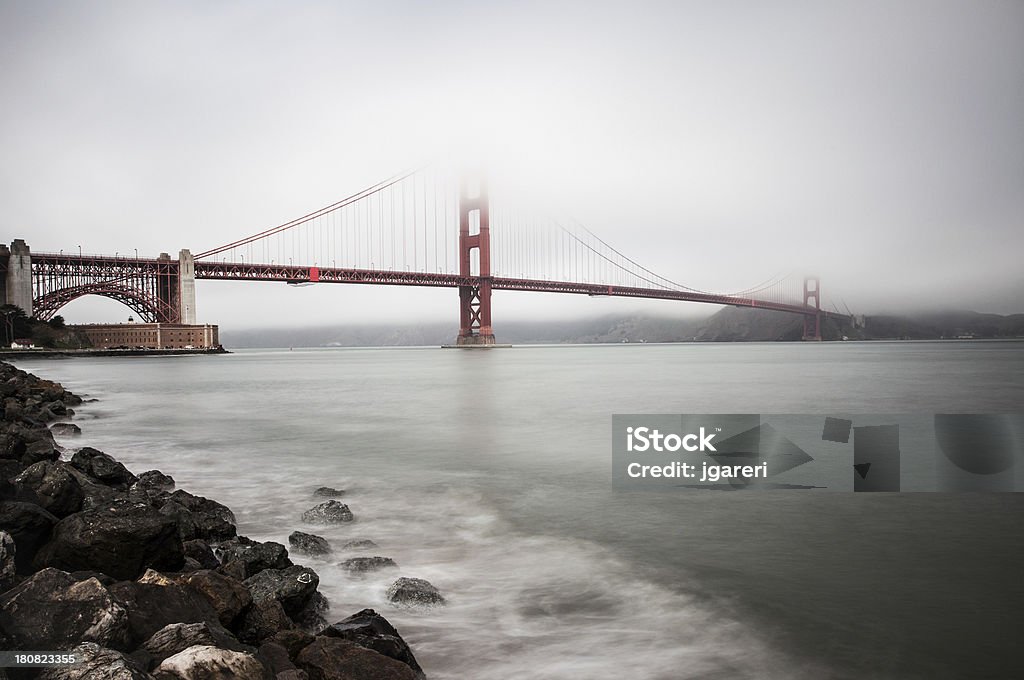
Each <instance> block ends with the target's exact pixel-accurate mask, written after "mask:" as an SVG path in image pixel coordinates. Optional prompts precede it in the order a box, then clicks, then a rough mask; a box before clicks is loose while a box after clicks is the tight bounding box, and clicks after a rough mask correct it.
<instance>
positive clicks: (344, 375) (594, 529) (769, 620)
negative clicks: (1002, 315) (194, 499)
mask: <svg viewBox="0 0 1024 680" xmlns="http://www.w3.org/2000/svg"><path fill="white" fill-rule="evenodd" d="M18 363H19V366H20V367H22V368H25V369H27V370H31V371H33V372H35V373H37V374H39V375H43V376H45V377H48V378H52V379H56V380H60V381H62V382H63V383H64V384H65V385H66V386H68V387H69V388H71V389H72V390H74V391H76V392H78V393H87V394H89V395H90V396H94V397H97V398H98V399H99V401H98V402H96V403H92V404H88V405H84V406H83V407H82V408H81V409H80V414H79V418H78V422H79V424H80V425H81V426H82V427H83V429H84V430H85V435H84V436H83V437H82V438H81V439H80V440H77V441H76V442H75V443H76V445H77V444H81V445H86V444H88V445H92V446H96V447H97V448H100V449H103V450H105V451H107V452H109V453H111V454H112V455H115V456H116V457H118V458H119V459H121V460H123V461H124V462H125V463H126V464H128V466H129V467H130V468H132V469H133V470H135V471H136V472H141V471H143V470H146V469H151V468H159V469H161V470H163V471H165V472H167V473H170V474H172V475H173V476H174V477H175V479H176V480H177V481H178V484H179V486H180V487H182V488H186V489H189V490H191V491H194V492H196V493H200V494H203V495H207V496H210V497H212V498H215V499H218V500H220V501H222V502H224V503H226V504H228V505H229V506H231V507H232V508H233V509H234V510H235V512H236V514H237V515H238V519H239V531H240V532H241V533H244V534H247V535H249V536H252V537H254V538H258V539H261V540H275V541H279V542H282V543H285V544H287V536H288V534H289V533H290V532H291V531H293V530H295V529H300V528H303V527H302V525H301V522H300V521H299V516H300V514H301V512H302V511H303V510H305V509H306V508H308V507H311V506H312V505H314V504H315V500H314V499H313V498H312V497H311V496H310V491H311V490H312V489H313V488H315V487H317V486H320V485H330V486H337V487H343V488H345V489H347V490H348V494H347V497H346V499H345V500H346V502H347V503H348V504H349V506H350V507H351V508H352V510H353V512H354V513H355V515H356V518H357V521H356V522H354V523H352V524H350V525H344V526H338V527H331V528H326V529H323V530H318V529H313V531H315V532H316V533H320V534H322V535H324V536H326V537H327V538H328V539H329V540H331V541H332V543H333V544H334V545H335V546H340V545H341V544H342V543H343V542H344V541H346V540H349V539H352V538H370V539H373V540H374V541H375V542H377V543H378V544H379V545H380V549H379V550H374V551H371V552H370V553H368V554H380V555H384V556H388V557H392V558H394V559H395V560H396V561H397V563H398V565H399V569H397V570H388V571H384V572H380V573H379V574H376V575H372V576H369V577H366V578H362V579H359V578H353V577H350V576H347V575H346V574H345V573H344V572H343V571H342V570H341V569H340V568H339V567H338V566H337V563H338V562H339V561H340V560H341V559H342V558H344V557H348V556H349V555H345V554H341V553H338V552H336V553H335V554H334V555H333V556H332V557H330V558H329V559H317V558H305V559H304V558H301V557H298V556H296V559H297V561H300V562H302V563H305V564H308V565H309V566H312V567H313V568H315V569H316V570H317V571H318V573H319V574H320V576H321V590H322V591H323V592H324V593H325V594H326V595H327V597H328V598H329V599H330V600H331V603H332V609H331V612H330V618H331V620H336V619H340V618H342V617H344V616H347V615H348V614H350V613H353V612H354V611H356V610H358V609H360V608H362V607H365V606H370V607H374V608H376V609H378V610H379V611H381V612H383V613H384V614H385V615H386V616H388V618H390V619H391V620H392V622H393V623H395V624H396V626H397V627H398V628H399V629H400V631H401V632H402V634H403V635H404V636H405V637H406V639H407V640H409V642H410V643H411V644H412V646H413V648H414V650H415V652H416V655H417V657H419V659H420V661H421V663H422V665H423V666H424V668H425V669H426V670H427V672H428V674H429V675H430V677H431V678H434V679H441V678H451V679H454V678H469V679H481V680H487V679H495V680H502V679H509V678H535V679H542V680H543V679H552V680H553V679H569V678H571V679H576V678H580V679H595V680H597V679H613V678H614V679H617V678H627V677H628V678H635V679H638V680H654V679H657V680H669V679H676V678H703V679H707V678H712V679H714V678H723V679H725V678H879V679H888V678H1014V677H1024V663H1022V661H1021V659H1020V654H1019V652H1018V651H1017V648H1016V643H1017V642H1018V641H1019V638H1020V635H1021V621H1022V615H1021V611H1020V610H1021V606H1022V604H1024V578H1022V569H1021V567H1022V564H1024V538H1022V530H1024V521H1022V520H1024V498H1022V497H1021V494H1001V495H1000V494H988V495H983V494H959V495H947V494H859V495H854V494H845V493H814V492H794V491H789V492H773V493H753V492H751V493H736V494H723V493H714V492H690V493H670V494H652V493H641V494H635V493H634V494H630V493H621V492H619V493H617V492H613V491H612V490H611V485H610V458H611V446H610V431H611V414H612V413H645V412H648V413H733V412H735V413H745V412H751V413H758V412H764V413H823V414H824V413H830V412H847V413H851V412H852V413H858V412H860V413H886V412H892V413H933V412H988V411H1004V412H1005V411H1018V410H1020V409H1021V403H1022V402H1024V343H1020V342H992V343H983V342H978V343H873V344H859V343H844V344H837V343H830V344H822V345H808V344H765V345H755V344H736V345H732V344H730V345H717V344H701V345H674V346H668V345H666V346H655V345H646V346H637V345H622V346H584V347H517V348H513V349H508V350H499V351H492V352H458V351H454V350H440V349H432V348H431V349H331V350H304V351H299V350H296V351H241V352H238V353H236V354H233V355H228V356H219V357H167V358H165V357H152V358H137V359H105V358H95V359H68V360H34V361H20V362H18ZM798 443H799V442H798ZM356 554H358V553H352V556H354V555H356ZM363 554H367V553H363ZM399 575H406V576H415V577H421V578H426V579H428V580H430V581H431V582H433V583H434V584H435V585H437V586H438V587H439V588H440V589H441V590H442V591H443V592H444V593H445V594H446V595H447V596H448V598H449V606H447V607H445V608H442V609H435V610H431V611H428V612H410V611H405V610H401V609H395V608H394V607H392V606H391V605H389V604H388V603H387V602H386V600H385V598H384V590H385V588H386V586H387V585H388V584H389V583H390V582H391V581H393V580H394V578H396V577H397V576H399Z"/></svg>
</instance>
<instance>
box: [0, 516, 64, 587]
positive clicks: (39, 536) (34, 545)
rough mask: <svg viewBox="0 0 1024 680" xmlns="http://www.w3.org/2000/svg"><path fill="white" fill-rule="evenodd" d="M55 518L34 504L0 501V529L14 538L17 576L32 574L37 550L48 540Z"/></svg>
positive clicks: (55, 522)
mask: <svg viewBox="0 0 1024 680" xmlns="http://www.w3.org/2000/svg"><path fill="white" fill-rule="evenodd" d="M57 522H58V520H57V518H56V517H55V516H54V515H53V514H52V513H50V512H47V511H46V510H44V509H43V508H41V507H39V506H38V505H36V504H35V503H23V502H20V501H0V527H3V529H4V531H6V532H7V533H9V534H10V535H11V536H12V537H13V538H14V543H15V545H17V548H18V551H17V554H16V556H15V564H16V566H17V569H18V573H19V574H29V573H31V572H32V561H33V560H34V559H35V556H36V553H37V552H38V550H39V549H40V548H41V547H42V546H43V545H44V544H45V543H46V542H47V541H48V540H50V535H51V533H52V531H53V527H54V526H55V525H56V524H57Z"/></svg>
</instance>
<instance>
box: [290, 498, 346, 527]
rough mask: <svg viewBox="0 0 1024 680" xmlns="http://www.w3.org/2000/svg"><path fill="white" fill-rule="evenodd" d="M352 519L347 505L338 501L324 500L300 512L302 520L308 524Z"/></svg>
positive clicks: (331, 522) (335, 522) (334, 522)
mask: <svg viewBox="0 0 1024 680" xmlns="http://www.w3.org/2000/svg"><path fill="white" fill-rule="evenodd" d="M353 519H354V517H353V516H352V511H351V510H349V509H348V506H347V505H345V504H344V503H341V502H339V501H334V500H331V501H324V502H323V503H321V504H320V505H317V506H316V507H312V508H310V509H309V510H306V511H305V512H304V513H302V521H303V522H309V523H310V524H337V523H339V522H351V521H352V520H353Z"/></svg>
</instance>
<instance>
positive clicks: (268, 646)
mask: <svg viewBox="0 0 1024 680" xmlns="http://www.w3.org/2000/svg"><path fill="white" fill-rule="evenodd" d="M256 657H257V658H258V659H259V660H260V661H262V662H263V665H264V666H266V667H267V668H268V669H269V670H270V672H271V673H273V675H274V677H275V678H277V677H278V674H279V673H284V672H285V671H293V670H296V666H295V664H294V663H292V660H291V658H289V656H288V650H287V649H285V648H284V647H282V646H281V645H279V644H277V643H276V642H264V643H263V644H261V645H260V647H259V650H257V652H256Z"/></svg>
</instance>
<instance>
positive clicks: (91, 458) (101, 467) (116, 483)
mask: <svg viewBox="0 0 1024 680" xmlns="http://www.w3.org/2000/svg"><path fill="white" fill-rule="evenodd" d="M71 464H72V465H73V466H74V467H75V468H76V469H78V470H80V471H82V472H83V473H84V474H86V475H88V476H90V477H92V478H93V479H95V480H96V481H98V482H99V483H100V484H105V485H107V486H111V487H114V488H115V489H127V488H128V487H129V486H131V485H132V484H134V483H135V481H136V479H137V478H136V477H135V475H133V474H132V473H131V472H129V471H128V468H126V467H125V466H124V465H122V464H121V463H119V462H118V461H116V460H114V459H113V458H112V457H110V456H108V455H107V454H105V453H103V452H102V451H97V450H96V449H94V448H91V447H89V446H86V447H83V448H81V449H79V450H78V451H76V452H75V455H74V456H72V457H71Z"/></svg>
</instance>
